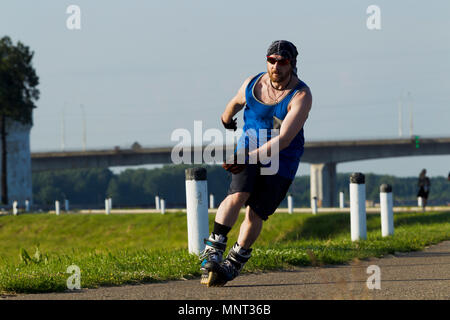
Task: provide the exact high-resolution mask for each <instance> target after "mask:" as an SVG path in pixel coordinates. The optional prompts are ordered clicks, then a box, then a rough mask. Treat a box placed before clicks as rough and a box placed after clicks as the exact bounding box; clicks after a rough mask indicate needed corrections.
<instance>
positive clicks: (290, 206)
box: [287, 195, 294, 214]
mask: <svg viewBox="0 0 450 320" xmlns="http://www.w3.org/2000/svg"><path fill="white" fill-rule="evenodd" d="M287 202H288V212H289V214H292V212H294V204H293V200H292V196H291V195H288V198H287Z"/></svg>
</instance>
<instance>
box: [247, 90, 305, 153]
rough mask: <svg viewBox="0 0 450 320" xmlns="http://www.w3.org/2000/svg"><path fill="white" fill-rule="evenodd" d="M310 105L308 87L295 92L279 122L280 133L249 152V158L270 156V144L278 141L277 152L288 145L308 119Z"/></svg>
mask: <svg viewBox="0 0 450 320" xmlns="http://www.w3.org/2000/svg"><path fill="white" fill-rule="evenodd" d="M311 106H312V95H311V92H310V91H309V89H306V90H304V91H301V92H300V93H298V94H296V95H295V96H294V97H293V98H292V100H291V103H290V109H288V113H287V115H286V117H285V118H284V120H283V122H282V123H281V127H280V134H279V135H278V136H276V137H275V138H273V139H270V140H269V141H268V142H266V143H265V144H263V145H262V146H260V147H259V148H258V149H255V150H253V151H251V152H249V157H250V159H254V157H255V156H256V155H258V159H264V158H266V157H271V156H273V155H272V147H271V146H272V145H274V144H275V143H278V145H279V150H278V151H279V152H280V151H281V150H283V149H285V148H287V147H288V146H289V144H290V143H291V141H292V140H293V139H294V138H295V136H296V135H297V134H298V133H299V132H300V130H301V129H302V128H303V126H304V124H305V122H306V119H308V115H309V111H310V110H311ZM274 155H275V154H274Z"/></svg>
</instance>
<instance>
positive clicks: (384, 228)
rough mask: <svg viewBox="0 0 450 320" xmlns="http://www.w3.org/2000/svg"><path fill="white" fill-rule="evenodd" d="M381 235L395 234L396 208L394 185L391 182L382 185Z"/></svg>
mask: <svg viewBox="0 0 450 320" xmlns="http://www.w3.org/2000/svg"><path fill="white" fill-rule="evenodd" d="M380 209H381V235H382V236H383V237H387V236H390V235H393V234H394V210H393V200H392V187H391V186H390V185H389V184H382V185H381V186H380Z"/></svg>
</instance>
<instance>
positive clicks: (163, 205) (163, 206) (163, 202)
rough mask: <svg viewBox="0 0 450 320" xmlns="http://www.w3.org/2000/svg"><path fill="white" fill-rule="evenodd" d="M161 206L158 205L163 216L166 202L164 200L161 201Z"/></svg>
mask: <svg viewBox="0 0 450 320" xmlns="http://www.w3.org/2000/svg"><path fill="white" fill-rule="evenodd" d="M160 202H161V205H160V208H161V214H165V213H166V200H164V199H161V201H160Z"/></svg>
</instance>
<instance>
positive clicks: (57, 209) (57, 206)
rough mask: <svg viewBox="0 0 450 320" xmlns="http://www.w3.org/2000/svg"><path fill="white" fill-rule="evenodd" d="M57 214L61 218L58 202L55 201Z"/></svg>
mask: <svg viewBox="0 0 450 320" xmlns="http://www.w3.org/2000/svg"><path fill="white" fill-rule="evenodd" d="M55 213H56V215H57V216H59V214H60V213H61V210H60V207H59V201H58V200H56V201H55Z"/></svg>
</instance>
